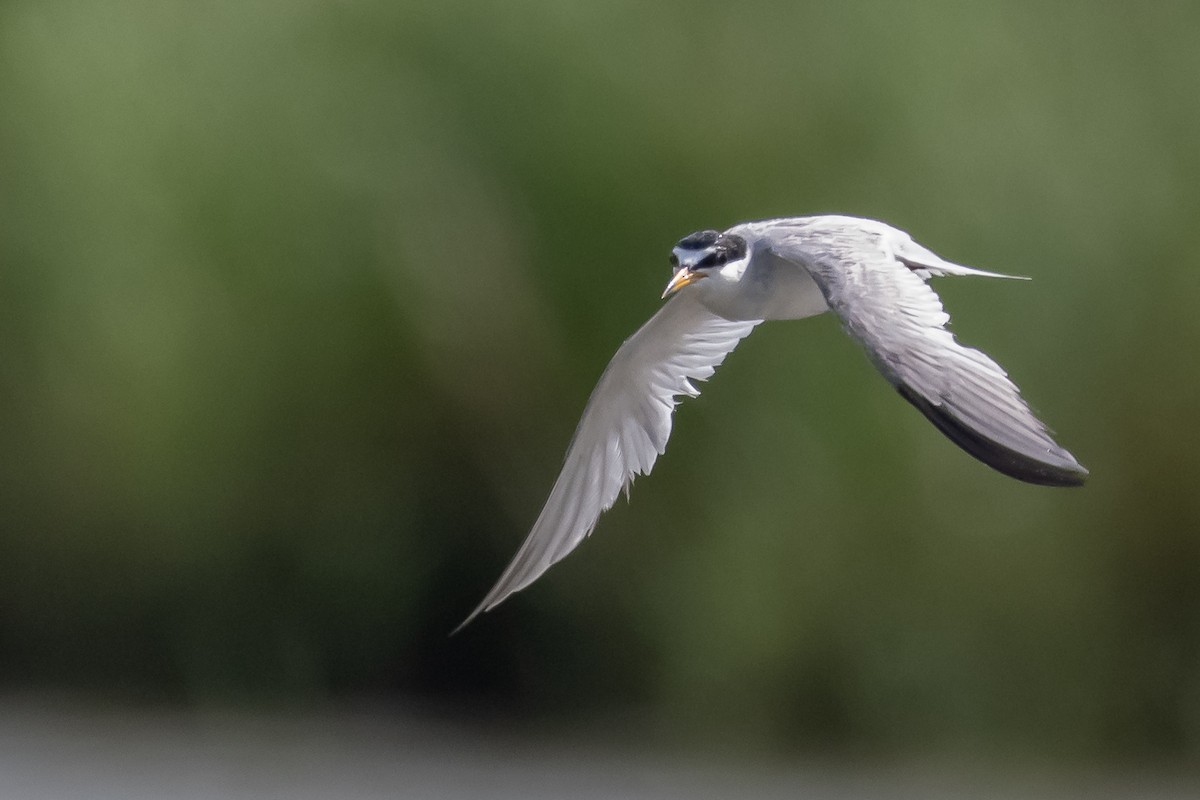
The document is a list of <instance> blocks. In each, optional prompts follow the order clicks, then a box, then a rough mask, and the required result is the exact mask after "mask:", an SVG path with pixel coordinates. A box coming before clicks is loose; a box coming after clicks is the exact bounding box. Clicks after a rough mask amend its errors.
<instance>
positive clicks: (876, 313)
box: [768, 218, 1087, 486]
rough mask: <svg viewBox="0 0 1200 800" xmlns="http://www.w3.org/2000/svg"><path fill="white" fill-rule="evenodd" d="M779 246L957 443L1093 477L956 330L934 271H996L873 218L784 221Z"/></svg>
mask: <svg viewBox="0 0 1200 800" xmlns="http://www.w3.org/2000/svg"><path fill="white" fill-rule="evenodd" d="M768 242H769V247H770V249H771V250H772V251H773V252H774V253H775V254H776V255H778V256H779V257H781V258H783V259H785V260H787V261H791V262H792V263H795V264H797V265H799V266H801V267H803V268H804V269H806V270H807V271H808V272H809V274H811V275H812V277H813V279H814V280H816V282H817V284H818V286H820V288H821V291H822V292H823V293H824V295H825V299H826V301H827V302H828V303H829V307H830V308H831V309H833V311H834V312H835V313H836V314H837V315H838V316H839V317H841V319H842V323H843V325H844V326H845V328H846V330H847V331H848V332H849V333H850V335H851V336H853V337H854V338H856V339H857V340H858V341H859V342H860V343H861V344H862V345H863V347H864V348H865V349H866V351H867V355H868V356H869V357H870V359H871V361H872V362H874V364H875V366H876V367H878V368H879V370H880V372H882V373H883V374H884V376H885V377H886V378H887V379H888V380H889V381H890V382H891V383H892V384H893V385H894V386H895V387H896V388H897V390H898V391H899V392H900V394H901V396H903V397H904V399H906V400H907V401H908V402H910V403H912V404H913V405H914V406H916V407H917V408H918V409H919V410H920V411H921V412H922V413H923V414H925V416H926V417H928V418H929V419H930V421H932V422H933V423H934V425H936V426H937V427H938V429H939V430H941V431H942V432H943V433H944V434H946V436H948V437H949V438H950V439H951V440H952V441H953V442H954V443H955V444H957V445H959V446H960V447H962V448H963V449H964V450H966V451H967V452H968V453H970V454H971V455H973V456H975V457H976V458H978V459H979V460H981V461H983V462H984V463H986V464H988V465H989V466H991V467H993V468H995V469H997V470H999V471H1001V472H1003V473H1005V474H1007V475H1011V476H1012V477H1014V478H1018V479H1020V480H1023V481H1028V482H1030V483H1039V484H1045V485H1050V486H1076V485H1079V484H1081V483H1083V479H1084V478H1085V477H1086V476H1087V470H1086V469H1084V468H1083V466H1082V465H1080V463H1079V462H1078V461H1076V460H1075V457H1074V456H1072V455H1071V454H1070V453H1069V452H1067V451H1066V450H1065V449H1063V448H1062V447H1060V446H1059V445H1058V444H1057V443H1056V442H1055V441H1054V440H1053V438H1051V435H1050V432H1049V431H1048V430H1047V428H1046V426H1045V425H1044V424H1043V423H1042V422H1041V421H1040V420H1039V419H1038V418H1037V417H1036V416H1034V414H1033V412H1032V411H1031V410H1030V408H1029V406H1028V405H1027V404H1026V403H1025V401H1024V400H1023V399H1022V398H1021V395H1020V392H1019V390H1018V389H1017V387H1016V385H1015V384H1014V383H1013V382H1012V381H1011V380H1009V378H1008V375H1007V373H1006V372H1005V371H1004V370H1003V369H1002V368H1001V367H1000V365H999V364H997V363H996V362H995V361H993V360H992V359H991V358H989V357H988V356H987V355H985V354H984V353H982V352H980V351H979V350H975V349H973V348H969V347H964V346H963V345H961V344H959V343H958V341H957V340H956V339H955V338H954V335H953V334H951V333H950V331H949V330H947V329H946V327H945V326H946V324H947V323H948V322H949V320H950V317H949V315H948V314H946V312H945V310H944V309H943V308H942V302H941V299H940V298H939V297H938V296H937V293H936V292H934V290H933V288H932V287H930V286H929V285H928V284H927V283H926V281H927V280H928V278H929V277H930V275H935V276H936V275H987V276H991V277H1008V276H1003V275H996V274H995V273H986V272H982V271H980V270H974V269H971V268H970V267H963V266H960V265H958V264H951V263H950V262H947V261H944V260H942V259H941V258H939V257H938V256H937V255H935V254H933V253H932V252H931V251H929V250H927V249H925V248H923V247H921V246H920V245H918V244H916V243H915V242H913V241H912V239H911V238H910V237H909V236H908V235H907V234H905V233H903V232H902V231H898V230H896V229H895V228H892V227H890V226H887V225H884V224H883V223H877V222H873V221H868V220H850V219H848V218H836V221H834V222H830V221H826V220H822V218H808V219H802V220H796V222H795V224H794V225H788V224H783V225H781V226H780V227H779V228H778V229H777V230H776V231H774V232H773V234H772V235H770V236H769V237H768Z"/></svg>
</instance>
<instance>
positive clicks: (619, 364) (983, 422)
mask: <svg viewBox="0 0 1200 800" xmlns="http://www.w3.org/2000/svg"><path fill="white" fill-rule="evenodd" d="M670 261H671V266H672V267H673V269H674V275H673V277H672V278H671V280H670V282H669V283H668V284H667V288H666V291H664V292H663V299H666V300H667V302H666V303H665V304H664V305H663V306H662V308H660V309H659V311H658V313H656V314H655V315H654V316H653V317H651V318H650V321H649V322H647V323H646V324H645V325H643V326H642V327H641V328H640V329H639V330H638V331H637V332H636V333H635V334H633V336H631V337H629V339H627V340H626V341H625V343H624V344H622V345H621V347H620V348H619V349H618V350H617V352H616V355H614V356H613V358H612V361H610V362H609V364H608V367H607V369H605V370H604V374H603V375H601V376H600V381H599V383H597V384H596V388H595V389H594V390H593V391H592V395H591V397H590V398H589V399H588V402H587V406H586V407H585V408H584V410H583V417H582V418H581V419H580V420H579V425H578V427H577V428H576V429H575V435H574V437H573V438H572V439H571V444H570V446H569V447H568V448H567V455H566V458H565V459H564V462H563V467H562V472H561V473H560V474H559V476H558V480H556V481H555V482H554V488H553V489H551V490H550V497H549V499H548V500H547V501H546V505H545V507H544V508H543V509H542V513H541V514H540V515H539V516H538V518H537V521H536V522H535V523H534V525H533V530H531V531H530V533H529V536H528V537H527V538H526V539H525V542H524V544H522V545H521V547H520V549H519V550H518V551H517V554H516V556H515V557H514V558H513V560H512V562H511V563H510V564H509V565H508V567H507V568H506V569H505V570H504V573H503V574H502V575H501V576H500V580H499V581H497V582H496V585H495V586H494V587H492V590H491V591H490V592H488V594H487V596H486V597H484V598H483V601H482V602H481V603H480V604H479V606H478V607H477V608H476V609H475V610H474V611H473V612H472V613H471V615H470V616H469V617H467V619H466V620H465V621H464V622H463V623H462V625H460V626H459V629H461V628H462V627H463V626H465V625H466V624H467V623H468V622H470V621H471V620H472V619H474V618H475V617H476V616H478V615H479V614H480V613H482V612H484V611H488V610H490V609H492V608H494V607H495V606H497V605H498V604H499V603H501V602H503V601H504V600H505V598H507V597H508V596H509V595H511V594H513V593H514V592H517V591H520V590H521V589H524V588H525V587H527V586H529V584H531V583H533V582H534V581H535V580H537V578H538V577H539V576H541V574H542V573H543V572H545V571H546V570H547V569H549V567H550V566H551V565H552V564H554V563H555V562H557V561H559V560H560V559H562V558H563V557H564V556H566V555H567V554H568V553H570V552H571V551H572V550H574V549H575V547H576V545H578V544H579V543H580V542H581V541H583V539H584V538H585V537H587V536H588V534H590V533H591V532H592V529H593V528H594V527H595V525H596V521H597V520H598V519H599V517H600V515H601V514H602V513H603V512H604V511H607V510H608V509H609V508H610V507H611V506H612V504H613V502H614V501H615V500H616V499H617V497H618V495H620V493H621V492H622V490H624V491H625V492H626V495H628V491H629V487H630V484H631V483H632V482H633V479H634V478H635V477H636V476H638V475H645V474H648V473H649V472H650V470H651V468H652V467H653V466H654V462H655V459H657V458H658V456H660V455H662V453H663V452H664V451H665V450H666V446H667V438H668V437H669V436H670V434H671V415H672V413H673V412H674V409H675V405H676V403H677V402H678V398H680V397H695V396H697V395H698V394H699V390H697V389H696V387H695V385H694V384H693V383H692V381H696V380H706V379H707V378H709V377H711V376H712V374H713V372H714V371H715V370H716V368H717V366H719V365H720V364H721V362H722V361H723V360H724V359H725V357H726V356H727V355H729V353H730V352H731V351H732V350H733V349H734V348H735V347H736V346H737V344H738V342H740V341H741V340H742V339H744V338H745V337H746V336H748V335H749V334H750V332H751V331H752V330H754V328H755V326H756V325H759V324H760V323H762V322H765V321H767V320H785V319H802V318H804V317H811V316H815V315H817V314H820V313H822V312H825V311H833V313H835V314H837V316H838V317H840V318H841V321H842V325H843V327H844V328H845V329H846V332H847V333H849V334H850V335H851V336H852V337H853V338H855V339H857V340H858V342H859V343H860V344H861V345H862V346H863V348H864V349H865V350H866V352H867V356H868V357H869V358H870V360H871V362H872V363H874V365H875V366H876V367H877V368H878V369H879V371H880V372H881V373H883V376H884V377H885V378H887V380H888V382H890V383H891V384H892V385H893V386H894V387H896V389H897V391H899V393H900V395H901V396H902V397H903V398H904V399H905V400H907V401H908V402H909V403H911V404H912V405H914V406H916V407H917V409H919V410H920V411H921V413H922V414H924V415H925V416H926V417H928V418H929V421H930V422H932V423H933V424H934V425H935V426H936V427H937V428H938V430H940V431H941V432H942V433H944V434H945V435H946V436H947V437H949V438H950V440H951V441H953V442H954V443H955V444H957V445H958V446H959V447H961V448H962V449H963V450H966V451H967V452H968V453H970V454H971V455H972V456H974V457H975V458H977V459H979V460H980V461H982V462H983V463H985V464H987V465H988V466H990V467H992V468H993V469H996V470H998V471H1000V472H1002V473H1004V474H1006V475H1009V476H1011V477H1013V478H1016V479H1018V480H1022V481H1027V482H1029V483H1036V484H1041V485H1044V486H1079V485H1081V484H1082V483H1083V480H1084V478H1085V477H1086V476H1087V474H1088V472H1087V470H1086V469H1084V468H1083V466H1082V465H1080V463H1079V462H1078V461H1076V460H1075V457H1074V456H1072V455H1071V454H1070V453H1068V452H1067V451H1066V450H1065V449H1063V448H1062V447H1060V446H1059V445H1058V444H1057V443H1055V441H1054V440H1053V439H1052V438H1051V436H1050V432H1049V431H1048V430H1047V428H1046V426H1045V425H1044V424H1042V422H1041V421H1039V420H1038V418H1037V417H1035V416H1034V415H1033V412H1032V411H1030V409H1029V406H1028V405H1026V403H1025V401H1024V400H1023V399H1022V398H1021V395H1020V393H1019V392H1018V390H1017V387H1016V386H1015V385H1014V384H1013V382H1012V381H1011V380H1009V379H1008V376H1007V374H1006V373H1005V372H1004V370H1003V369H1002V368H1001V367H1000V365H999V364H997V363H996V362H995V361H993V360H992V359H991V358H989V357H988V356H986V355H984V354H983V353H981V352H980V351H978V350H974V349H972V348H969V347H964V346H963V345H961V344H959V343H958V341H957V340H955V338H954V336H953V334H951V333H950V331H949V330H947V329H946V324H947V323H948V322H949V320H950V317H949V315H947V314H946V312H945V311H943V310H942V303H941V300H940V299H939V298H938V296H937V294H936V293H935V292H934V291H933V289H932V288H931V287H930V286H929V283H928V281H929V279H930V278H931V277H942V276H946V275H979V276H984V277H988V278H1012V277H1015V276H1010V275H1001V274H998V273H994V272H984V271H983V270H978V269H972V268H970V267H964V266H962V265H959V264H953V263H951V262H949V261H946V260H944V259H942V258H941V257H939V256H937V255H936V254H934V253H933V252H932V251H930V250H928V249H926V248H925V247H923V246H921V245H919V244H917V243H916V242H915V241H913V239H912V237H911V236H909V235H908V234H907V233H905V232H904V231H901V230H898V229H896V228H893V227H892V226H890V225H887V224H885V223H883V222H878V221H876V220H870V219H860V218H857V217H846V216H814V217H790V218H785V219H772V220H764V221H761V222H747V223H744V224H741V225H735V226H734V227H732V228H730V229H728V230H726V231H724V232H719V231H715V230H704V231H699V232H697V233H693V234H690V235H689V236H685V237H684V238H682V239H680V240H679V243H678V244H676V245H675V247H674V249H673V250H672V251H671V258H670Z"/></svg>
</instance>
